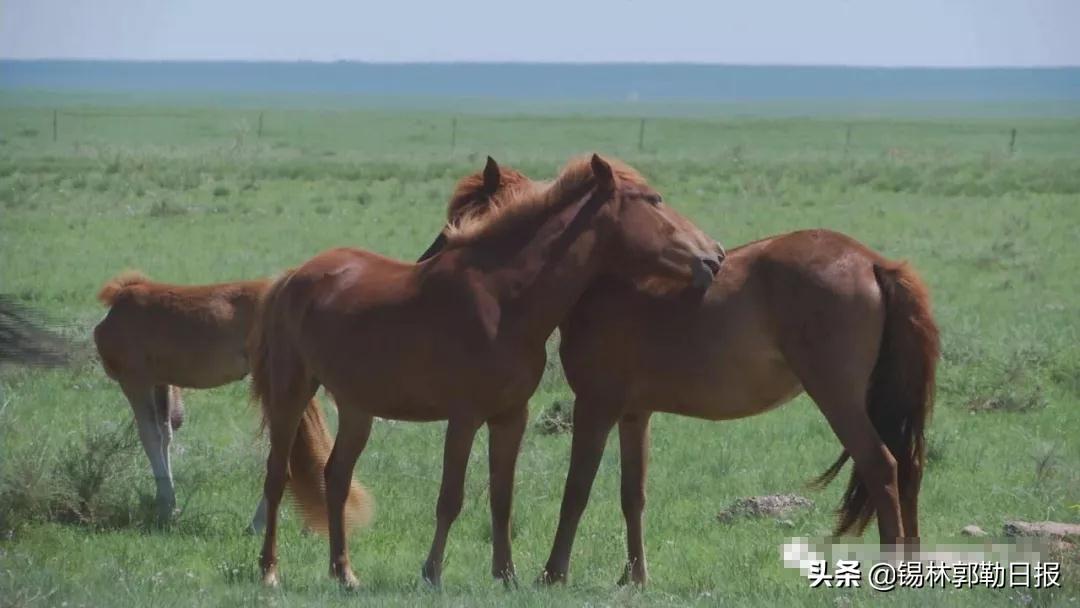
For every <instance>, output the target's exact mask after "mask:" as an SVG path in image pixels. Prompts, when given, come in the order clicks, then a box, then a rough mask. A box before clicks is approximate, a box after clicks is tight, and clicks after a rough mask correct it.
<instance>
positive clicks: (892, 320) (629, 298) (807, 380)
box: [425, 169, 939, 584]
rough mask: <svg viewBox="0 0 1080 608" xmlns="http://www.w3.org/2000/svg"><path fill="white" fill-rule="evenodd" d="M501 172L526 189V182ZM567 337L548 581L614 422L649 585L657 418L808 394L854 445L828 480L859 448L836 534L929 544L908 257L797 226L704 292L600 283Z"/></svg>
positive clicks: (639, 577) (756, 249) (923, 405)
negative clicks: (567, 398) (563, 454)
mask: <svg viewBox="0 0 1080 608" xmlns="http://www.w3.org/2000/svg"><path fill="white" fill-rule="evenodd" d="M489 171H494V170H493V169H489ZM502 173H503V177H502V179H503V181H504V182H505V181H510V182H513V183H517V184H519V185H518V187H522V186H521V185H520V183H521V182H524V181H527V179H528V178H526V177H525V176H523V175H521V174H520V173H518V172H509V171H508V170H507V169H503V171H502ZM493 179H494V178H489V179H488V181H489V182H490V181H492V180H493ZM494 181H495V182H496V183H497V181H498V180H494ZM451 211H453V209H451ZM470 213H473V214H477V213H480V214H482V213H483V209H478V208H476V207H474V208H472V209H471V210H470ZM436 245H438V241H436V243H435V244H433V246H432V247H433V249H436V250H437V247H436ZM432 253H433V252H431V251H429V254H425V255H430V254H432ZM560 335H561V347H560V357H561V359H562V363H563V367H564V369H565V371H566V377H567V380H568V381H569V383H570V386H571V388H572V389H573V390H574V393H575V395H576V398H577V401H576V404H575V408H574V437H573V447H572V457H571V465H570V473H569V476H568V478H567V482H566V490H565V493H564V498H563V505H562V510H561V513H560V519H559V527H558V532H557V533H556V539H555V543H554V547H553V548H552V552H551V556H550V558H549V559H548V562H547V566H546V568H545V571H544V573H543V574H542V575H541V581H543V582H556V581H564V580H565V578H566V574H567V571H568V568H569V561H570V550H571V547H572V544H573V539H574V535H575V532H576V529H577V524H578V521H579V520H580V517H581V514H582V512H583V511H584V509H585V505H586V503H587V501H588V496H589V491H590V489H591V487H592V482H593V479H594V478H595V475H596V471H597V468H598V466H599V463H600V459H601V456H602V454H603V450H604V446H605V443H606V439H607V436H608V434H609V433H610V430H611V428H612V427H613V426H614V425H615V423H616V422H618V424H619V435H620V447H621V451H622V509H623V514H624V516H625V518H626V526H627V545H628V560H627V566H626V569H625V571H624V573H623V577H622V580H621V581H620V582H622V583H626V582H634V583H638V584H644V583H645V581H646V579H647V571H646V564H645V549H644V540H643V526H642V512H643V510H644V506H645V472H646V466H647V460H648V433H649V416H650V415H651V413H652V412H654V411H660V412H670V413H676V414H682V415H686V416H694V417H697V418H705V419H709V420H726V419H734V418H742V417H746V416H752V415H755V414H759V413H763V412H766V411H768V410H770V409H773V408H775V407H778V406H779V405H781V404H783V403H785V402H787V401H789V400H791V399H793V398H794V397H795V396H797V395H798V394H800V393H801V392H803V390H805V391H806V392H807V393H809V395H810V396H811V398H813V399H814V401H815V402H816V403H817V405H818V407H819V408H820V409H821V411H822V413H823V414H824V415H825V417H826V419H827V420H828V422H829V424H830V425H831V426H832V428H833V430H834V432H835V433H836V435H837V437H838V438H839V439H840V442H841V444H842V445H843V448H844V451H843V453H842V455H841V457H840V458H839V459H838V460H837V461H836V462H835V463H834V464H833V465H832V466H831V467H830V468H829V469H828V470H827V471H826V472H825V474H823V475H822V476H821V477H819V478H818V480H817V483H818V484H820V485H824V484H825V483H828V482H829V481H831V480H832V479H833V478H834V477H835V476H836V475H837V474H838V473H839V471H840V469H841V467H842V466H843V465H844V463H845V462H846V461H847V459H848V458H849V457H850V458H852V459H853V460H854V462H855V470H854V471H853V473H852V476H851V480H850V481H849V483H848V488H847V491H846V493H845V495H844V498H843V502H842V505H841V510H840V519H839V522H838V524H837V529H836V534H837V535H840V534H843V533H845V532H849V531H851V532H855V533H861V532H862V531H863V529H864V528H865V526H866V525H867V524H868V523H869V521H870V520H871V519H872V518H873V516H874V515H875V513H876V514H877V516H878V526H879V533H880V538H881V542H882V543H883V544H886V545H891V544H894V543H896V542H898V541H900V540H902V539H911V540H917V538H918V536H919V526H918V493H919V487H920V483H921V478H922V468H923V462H924V444H925V440H924V429H925V425H926V422H927V419H928V417H929V415H930V411H931V408H932V403H933V394H934V375H935V369H936V364H937V358H938V349H939V346H938V331H937V327H936V325H935V323H934V320H933V316H932V315H931V312H930V304H929V296H928V293H927V290H926V287H925V285H924V284H923V283H922V281H921V280H920V279H919V278H918V276H917V275H916V274H915V272H914V271H913V270H912V269H911V268H910V267H909V266H907V265H906V264H903V263H897V262H892V261H889V260H887V259H885V258H883V257H882V256H881V255H879V254H877V253H875V252H874V251H872V250H870V249H868V248H867V247H865V246H863V245H862V244H860V243H858V242H857V241H855V240H854V239H851V238H850V237H847V236H845V235H842V234H838V233H835V232H831V231H826V230H811V231H801V232H793V233H790V234H785V235H780V236H776V237H772V238H767V239H764V240H761V241H757V242H754V243H750V244H748V245H744V246H742V247H739V248H737V249H735V250H732V251H731V252H730V253H729V255H728V256H727V258H726V261H725V263H724V267H723V270H722V271H721V272H720V273H719V274H718V275H717V277H716V279H715V281H713V282H712V284H711V285H710V286H709V288H708V290H707V291H706V292H705V294H704V298H703V299H702V298H701V297H700V294H697V293H685V294H683V297H680V298H671V297H667V298H661V297H655V296H651V295H649V294H644V293H641V292H640V290H635V289H634V288H633V287H631V286H628V285H626V284H625V282H622V281H618V280H604V281H598V282H597V283H596V284H595V285H594V286H593V287H592V288H590V289H589V290H588V291H587V292H586V293H585V295H584V296H583V297H582V298H581V300H580V301H579V302H578V304H577V305H576V306H575V307H574V308H573V310H572V312H571V313H570V314H569V316H568V317H567V319H566V320H565V321H564V322H563V323H562V325H561V327H560Z"/></svg>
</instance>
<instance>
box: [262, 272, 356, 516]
mask: <svg viewBox="0 0 1080 608" xmlns="http://www.w3.org/2000/svg"><path fill="white" fill-rule="evenodd" d="M290 276H292V271H288V272H286V273H285V274H284V275H283V276H281V277H280V278H278V279H277V280H275V281H274V282H273V283H272V284H271V285H270V287H269V288H268V289H267V290H266V292H265V293H264V294H263V297H262V299H261V300H260V302H259V306H258V307H257V310H256V315H255V323H254V325H253V326H252V330H251V334H250V336H249V343H248V352H249V356H250V357H251V391H252V397H253V398H254V399H256V400H258V401H259V402H260V403H261V405H262V424H263V428H266V429H270V430H271V431H272V430H273V429H272V425H273V424H274V416H273V413H274V412H273V410H274V409H275V407H288V406H289V404H288V401H287V399H288V395H289V394H291V393H293V392H295V390H296V387H297V386H299V385H300V383H303V382H306V381H307V380H306V379H305V378H304V370H303V367H304V366H303V361H302V360H301V358H300V353H299V352H297V350H296V348H295V345H294V344H293V342H292V340H291V339H290V338H289V336H288V333H287V331H285V328H284V327H282V325H283V324H282V322H281V319H279V318H277V313H278V311H279V310H281V309H282V306H283V303H282V302H281V301H280V299H281V291H282V288H283V287H284V286H285V284H286V283H287V282H288V279H289V277H290ZM333 445H334V440H333V437H332V436H331V435H330V431H329V429H328V427H327V424H326V418H325V417H324V416H323V413H322V408H321V407H319V403H318V402H317V401H316V400H315V399H310V400H309V401H308V404H307V406H306V407H305V409H304V411H303V414H302V416H301V417H300V422H299V425H298V426H297V429H296V436H295V439H294V441H293V445H292V449H291V450H289V476H288V489H289V492H290V494H292V497H293V500H294V501H295V503H296V505H297V506H298V507H299V509H300V512H301V515H302V517H303V519H304V523H305V524H306V525H307V527H308V528H310V529H312V530H315V531H318V532H326V530H327V527H328V524H327V517H326V482H325V479H324V477H323V471H324V470H325V468H326V463H327V461H328V460H329V459H330V451H331V449H332V448H333ZM373 510H374V502H373V501H372V499H371V496H370V495H369V493H368V492H367V490H366V489H365V488H364V486H362V485H360V484H359V483H357V482H356V481H355V480H353V481H352V484H351V486H350V487H349V494H348V497H347V498H346V501H345V525H346V527H352V526H355V525H366V524H367V523H368V522H369V521H370V520H371V516H372V513H373Z"/></svg>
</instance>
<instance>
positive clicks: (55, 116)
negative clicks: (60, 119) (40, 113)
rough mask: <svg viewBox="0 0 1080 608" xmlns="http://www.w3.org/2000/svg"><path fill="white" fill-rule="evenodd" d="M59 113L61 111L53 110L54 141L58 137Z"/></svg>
mask: <svg viewBox="0 0 1080 608" xmlns="http://www.w3.org/2000/svg"><path fill="white" fill-rule="evenodd" d="M57 114H59V112H57V111H56V110H53V111H52V140H53V141H56V138H57V124H56V122H57Z"/></svg>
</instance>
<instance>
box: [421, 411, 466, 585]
mask: <svg viewBox="0 0 1080 608" xmlns="http://www.w3.org/2000/svg"><path fill="white" fill-rule="evenodd" d="M478 428H479V425H478V424H477V423H476V422H475V421H474V420H471V419H458V418H451V419H450V421H449V423H448V424H447V427H446V446H445V448H444V451H443V472H442V485H441V486H440V487H439V502H438V504H437V505H436V507H435V518H436V525H435V538H434V539H433V540H432V541H431V551H430V552H428V557H427V561H425V562H424V567H423V569H422V570H421V575H422V576H423V577H424V580H425V581H427V582H428V583H430V584H431V585H432V586H435V587H439V586H440V585H441V584H442V562H443V553H444V552H445V551H446V538H447V536H448V535H449V534H450V526H451V525H453V523H454V520H455V519H457V516H458V514H459V513H461V504H462V502H463V501H464V500H465V469H466V467H467V466H468V464H469V452H470V451H471V450H472V444H473V439H474V438H475V437H476V430H477V429H478Z"/></svg>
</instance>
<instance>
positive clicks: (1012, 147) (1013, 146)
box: [1009, 127, 1016, 156]
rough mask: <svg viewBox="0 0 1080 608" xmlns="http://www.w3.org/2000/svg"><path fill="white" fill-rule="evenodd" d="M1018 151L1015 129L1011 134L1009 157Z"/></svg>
mask: <svg viewBox="0 0 1080 608" xmlns="http://www.w3.org/2000/svg"><path fill="white" fill-rule="evenodd" d="M1015 149H1016V128H1015V127H1014V128H1013V130H1012V133H1010V134H1009V156H1012V155H1013V151H1014V150H1015Z"/></svg>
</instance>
